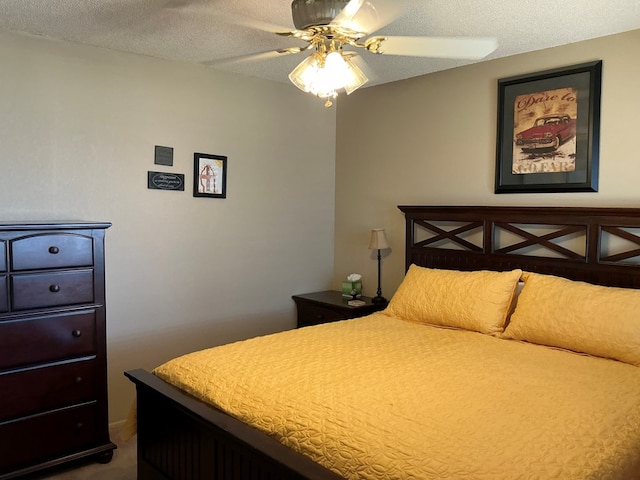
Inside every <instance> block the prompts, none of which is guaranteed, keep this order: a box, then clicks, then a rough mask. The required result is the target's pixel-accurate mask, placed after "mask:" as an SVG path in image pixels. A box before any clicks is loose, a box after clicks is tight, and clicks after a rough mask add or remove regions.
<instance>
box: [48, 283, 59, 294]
mask: <svg viewBox="0 0 640 480" xmlns="http://www.w3.org/2000/svg"><path fill="white" fill-rule="evenodd" d="M49 291H50V292H52V293H57V292H59V291H60V285H51V286H50V287H49Z"/></svg>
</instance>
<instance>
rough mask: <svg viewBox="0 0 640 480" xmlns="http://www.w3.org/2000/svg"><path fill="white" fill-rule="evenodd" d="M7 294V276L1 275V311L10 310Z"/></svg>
mask: <svg viewBox="0 0 640 480" xmlns="http://www.w3.org/2000/svg"><path fill="white" fill-rule="evenodd" d="M7 295H8V293H7V276H6V275H0V312H6V311H7V310H9V305H8V303H9V302H7V298H8V297H7Z"/></svg>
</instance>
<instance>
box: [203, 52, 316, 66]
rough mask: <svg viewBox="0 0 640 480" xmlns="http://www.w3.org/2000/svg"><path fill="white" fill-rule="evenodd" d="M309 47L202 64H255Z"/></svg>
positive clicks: (253, 54) (222, 59)
mask: <svg viewBox="0 0 640 480" xmlns="http://www.w3.org/2000/svg"><path fill="white" fill-rule="evenodd" d="M308 48H309V47H291V48H283V49H280V50H269V51H266V52H258V53H249V54H247V55H239V56H237V57H230V58H220V59H216V60H209V61H206V62H201V63H202V65H207V66H209V67H215V66H218V65H220V66H222V65H233V64H236V63H245V62H255V61H261V60H271V59H273V58H280V57H282V56H283V55H291V54H296V53H300V52H303V51H305V50H308Z"/></svg>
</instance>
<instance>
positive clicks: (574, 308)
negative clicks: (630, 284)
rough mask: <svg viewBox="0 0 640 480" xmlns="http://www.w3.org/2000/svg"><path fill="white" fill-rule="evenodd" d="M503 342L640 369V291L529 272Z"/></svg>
mask: <svg viewBox="0 0 640 480" xmlns="http://www.w3.org/2000/svg"><path fill="white" fill-rule="evenodd" d="M523 280H524V288H523V289H522V292H521V293H520V295H519V296H518V304H517V305H516V309H515V311H514V312H513V315H512V316H511V319H510V322H509V325H508V326H507V329H506V330H505V332H504V334H503V335H502V337H503V338H510V339H514V340H524V341H526V342H531V343H537V344H540V345H548V346H552V347H561V348H566V349H568V350H573V351H575V352H583V353H588V354H590V355H595V356H598V357H606V358H613V359H616V360H620V361H622V362H625V363H630V364H632V365H637V366H640V290H634V289H628V288H614V287H601V286H597V285H591V284H589V283H584V282H575V281H571V280H567V279H565V278H560V277H554V276H551V275H541V274H537V273H529V272H525V273H524V274H523Z"/></svg>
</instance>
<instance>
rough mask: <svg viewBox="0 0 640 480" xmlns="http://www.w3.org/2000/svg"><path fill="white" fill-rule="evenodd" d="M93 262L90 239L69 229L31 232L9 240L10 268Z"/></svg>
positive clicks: (56, 266)
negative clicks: (57, 231) (39, 232)
mask: <svg viewBox="0 0 640 480" xmlns="http://www.w3.org/2000/svg"><path fill="white" fill-rule="evenodd" d="M90 265H93V239H92V238H91V237H85V236H83V235H77V234H72V233H46V234H39V235H30V236H28V237H22V238H17V239H15V240H12V241H11V267H12V269H13V270H36V269H46V268H65V267H83V266H90Z"/></svg>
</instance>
